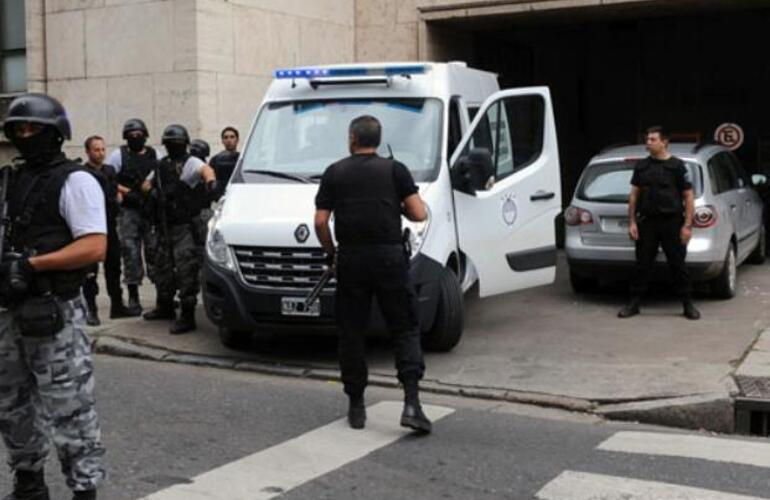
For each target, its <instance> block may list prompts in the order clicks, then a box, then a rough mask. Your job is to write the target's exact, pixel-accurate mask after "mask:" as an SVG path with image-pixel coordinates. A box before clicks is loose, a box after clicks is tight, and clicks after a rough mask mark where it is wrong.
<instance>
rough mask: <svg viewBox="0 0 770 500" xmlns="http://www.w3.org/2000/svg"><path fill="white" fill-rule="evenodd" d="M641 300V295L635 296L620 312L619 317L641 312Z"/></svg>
mask: <svg viewBox="0 0 770 500" xmlns="http://www.w3.org/2000/svg"><path fill="white" fill-rule="evenodd" d="M640 303H641V300H639V297H633V298H632V299H631V301H630V302H629V303H628V304H626V306H625V307H624V308H623V309H621V310H620V312H618V318H630V317H632V316H636V315H637V314H639V311H640V309H639V305H640Z"/></svg>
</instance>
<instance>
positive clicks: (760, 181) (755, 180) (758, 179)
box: [751, 174, 767, 186]
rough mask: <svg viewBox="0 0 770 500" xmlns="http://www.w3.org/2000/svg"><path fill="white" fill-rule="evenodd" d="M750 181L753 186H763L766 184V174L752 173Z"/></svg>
mask: <svg viewBox="0 0 770 500" xmlns="http://www.w3.org/2000/svg"><path fill="white" fill-rule="evenodd" d="M751 183H752V184H753V185H754V186H764V185H765V184H767V176H765V175H762V174H754V175H752V176H751Z"/></svg>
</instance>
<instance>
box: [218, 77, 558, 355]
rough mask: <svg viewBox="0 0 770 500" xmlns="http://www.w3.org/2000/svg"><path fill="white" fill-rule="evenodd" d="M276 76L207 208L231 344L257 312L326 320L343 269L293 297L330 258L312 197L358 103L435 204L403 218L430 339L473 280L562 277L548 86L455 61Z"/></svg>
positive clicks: (491, 282)
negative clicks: (315, 295)
mask: <svg viewBox="0 0 770 500" xmlns="http://www.w3.org/2000/svg"><path fill="white" fill-rule="evenodd" d="M274 76H275V79H274V81H273V82H272V84H271V85H270V88H269V89H268V91H267V94H266V96H265V99H264V101H263V103H262V105H261V107H260V109H259V112H258V113H257V116H256V119H255V121H254V123H253V125H252V127H251V132H250V134H249V137H248V140H247V141H246V143H245V146H244V149H243V153H242V154H241V157H240V160H239V164H238V166H237V167H236V170H235V173H234V174H233V177H232V179H231V181H230V184H229V185H228V186H227V191H226V194H225V196H224V198H223V200H222V201H221V202H220V204H219V206H218V207H217V209H216V210H215V214H214V217H213V218H212V220H211V222H210V224H209V234H208V238H207V242H206V263H205V266H204V303H205V307H206V313H207V315H208V317H209V318H210V319H211V321H213V322H214V323H215V324H216V325H218V327H219V330H220V336H221V339H222V341H223V343H224V344H225V345H228V346H231V347H237V346H242V345H243V344H244V343H246V341H247V340H248V338H249V334H250V333H251V332H253V331H255V330H258V329H263V328H264V329H273V330H274V329H281V328H289V329H296V330H308V329H310V328H314V327H322V328H323V327H333V325H334V312H335V310H334V285H335V283H334V281H331V282H330V283H329V286H328V287H327V288H326V289H324V291H323V293H322V294H321V297H320V300H319V301H317V302H316V303H315V304H316V305H315V307H312V308H310V309H308V310H305V309H304V308H302V307H300V306H299V304H301V303H302V302H303V301H304V298H305V297H306V296H307V295H308V293H309V292H310V290H311V289H312V288H313V286H314V285H315V284H316V282H317V281H318V280H319V278H320V277H321V275H322V274H323V272H324V270H325V263H324V254H323V252H322V250H321V246H320V244H319V242H318V240H317V239H316V237H315V234H314V231H313V216H314V213H315V205H314V200H315V195H316V192H317V190H318V182H319V179H320V177H321V174H322V173H323V172H324V170H325V169H326V167H327V166H329V165H330V164H332V163H333V162H335V161H337V160H338V159H341V158H343V157H345V156H347V155H348V154H349V152H348V149H347V148H348V134H347V132H348V125H349V123H350V121H351V120H352V119H353V118H355V117H357V116H360V115H364V114H369V115H373V116H375V117H377V118H378V119H379V120H380V122H381V123H382V126H383V137H382V145H381V147H380V150H379V153H380V155H381V156H386V157H387V156H391V155H392V156H393V157H394V158H396V159H397V160H399V161H401V162H402V163H404V164H405V165H406V166H407V167H408V168H409V169H410V170H411V172H412V175H413V177H414V178H415V181H416V182H417V184H418V186H419V187H420V194H421V195H422V197H423V198H424V200H425V202H426V204H427V205H428V208H429V214H430V215H429V218H428V220H427V221H426V222H424V223H418V224H415V223H412V222H407V221H405V227H408V228H409V230H410V231H409V233H410V234H409V239H410V243H411V245H410V246H411V258H412V260H411V273H412V277H413V280H414V284H415V287H416V292H417V299H418V305H419V316H420V318H419V319H420V325H421V328H422V332H423V337H424V343H425V345H426V347H427V348H429V349H433V350H439V351H446V350H449V349H451V348H453V347H454V346H455V345H456V344H457V342H458V341H459V340H460V337H461V335H462V331H463V294H464V292H466V291H467V290H469V289H470V288H471V287H472V286H473V285H474V284H475V283H477V282H478V291H479V295H480V296H481V297H487V296H491V295H495V294H501V293H505V292H511V291H514V290H520V289H524V288H530V287H535V286H539V285H544V284H547V283H551V282H552V281H553V279H554V275H555V266H556V245H555V218H556V216H557V214H558V213H559V212H560V210H561V194H560V167H559V154H558V144H557V139H556V127H555V124H554V117H553V109H552V104H551V96H550V93H549V90H548V89H547V88H545V87H535V88H521V89H510V90H503V91H499V87H498V84H497V77H496V75H494V74H492V73H488V72H484V71H479V70H475V69H471V68H468V67H467V66H466V65H465V64H464V63H459V62H450V63H440V64H439V63H395V64H394V63H389V64H349V65H340V66H323V67H316V68H300V69H287V70H277V71H275V73H274ZM375 311H376V308H375ZM374 316H375V319H374V320H373V321H376V320H377V313H376V312H375V315H374Z"/></svg>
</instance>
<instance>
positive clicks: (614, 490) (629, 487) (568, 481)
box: [537, 471, 763, 500]
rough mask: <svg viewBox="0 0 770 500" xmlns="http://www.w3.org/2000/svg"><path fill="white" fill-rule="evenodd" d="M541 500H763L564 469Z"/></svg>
mask: <svg viewBox="0 0 770 500" xmlns="http://www.w3.org/2000/svg"><path fill="white" fill-rule="evenodd" d="M537 498H539V499H540V500H763V499H761V498H758V497H749V496H744V495H733V494H730V493H723V492H720V491H713V490H704V489H701V488H691V487H688V486H679V485H675V484H669V483H659V482H656V481H640V480H638V479H630V478H627V477H614V476H605V475H602V474H589V473H586V472H573V471H566V472H563V473H562V474H561V475H559V477H557V478H556V479H554V480H553V481H551V482H550V483H548V484H547V485H546V486H545V487H544V488H543V489H542V490H540V491H539V492H538V493H537Z"/></svg>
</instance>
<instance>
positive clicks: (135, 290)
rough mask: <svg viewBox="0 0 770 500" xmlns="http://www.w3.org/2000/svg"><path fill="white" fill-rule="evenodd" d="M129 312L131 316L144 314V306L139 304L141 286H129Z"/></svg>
mask: <svg viewBox="0 0 770 500" xmlns="http://www.w3.org/2000/svg"><path fill="white" fill-rule="evenodd" d="M128 311H129V312H130V313H131V316H139V315H140V314H142V304H141V303H140V302H139V285H128Z"/></svg>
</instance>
